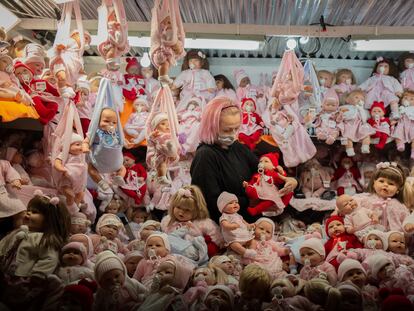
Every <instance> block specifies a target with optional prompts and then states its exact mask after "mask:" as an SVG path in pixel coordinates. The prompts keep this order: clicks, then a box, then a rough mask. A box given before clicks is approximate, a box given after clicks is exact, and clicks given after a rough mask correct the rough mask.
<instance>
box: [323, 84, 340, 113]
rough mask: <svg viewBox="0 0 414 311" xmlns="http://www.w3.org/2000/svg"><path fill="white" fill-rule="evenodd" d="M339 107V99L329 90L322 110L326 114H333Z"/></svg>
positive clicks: (333, 91)
mask: <svg viewBox="0 0 414 311" xmlns="http://www.w3.org/2000/svg"><path fill="white" fill-rule="evenodd" d="M338 107H339V98H338V95H337V94H336V92H335V90H333V89H329V90H328V91H327V92H326V94H325V96H324V98H323V102H322V109H323V111H326V112H334V111H337V110H338Z"/></svg>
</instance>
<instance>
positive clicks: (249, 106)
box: [243, 100, 255, 112]
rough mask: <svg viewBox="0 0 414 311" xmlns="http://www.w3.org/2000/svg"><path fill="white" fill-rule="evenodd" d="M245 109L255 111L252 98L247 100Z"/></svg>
mask: <svg viewBox="0 0 414 311" xmlns="http://www.w3.org/2000/svg"><path fill="white" fill-rule="evenodd" d="M243 111H246V112H254V111H255V109H254V103H253V102H252V101H251V100H248V101H246V102H245V103H244V105H243Z"/></svg>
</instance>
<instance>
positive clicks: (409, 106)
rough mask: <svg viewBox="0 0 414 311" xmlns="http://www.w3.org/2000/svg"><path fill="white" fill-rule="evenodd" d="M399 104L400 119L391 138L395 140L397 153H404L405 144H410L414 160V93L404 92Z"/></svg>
mask: <svg viewBox="0 0 414 311" xmlns="http://www.w3.org/2000/svg"><path fill="white" fill-rule="evenodd" d="M401 103H402V106H401V107H400V113H401V117H400V119H399V120H398V123H397V125H396V126H395V128H394V131H393V133H392V137H394V138H395V141H396V144H397V149H398V151H404V150H405V144H406V143H411V158H412V159H414V144H413V142H414V91H409V90H407V91H405V92H404V94H403V97H402V99H401Z"/></svg>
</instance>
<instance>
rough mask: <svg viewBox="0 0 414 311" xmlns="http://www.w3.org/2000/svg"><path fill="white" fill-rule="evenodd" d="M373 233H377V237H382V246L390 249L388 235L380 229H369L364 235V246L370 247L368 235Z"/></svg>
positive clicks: (384, 248)
mask: <svg viewBox="0 0 414 311" xmlns="http://www.w3.org/2000/svg"><path fill="white" fill-rule="evenodd" d="M371 234H373V235H376V236H377V237H379V238H380V240H381V242H382V246H383V248H382V249H383V250H384V251H385V250H387V249H388V236H387V235H386V233H385V232H382V231H379V230H370V231H368V233H367V234H366V235H365V236H364V238H363V240H364V246H365V247H367V248H368V245H367V242H368V239H367V238H368V237H369V236H370V235H371Z"/></svg>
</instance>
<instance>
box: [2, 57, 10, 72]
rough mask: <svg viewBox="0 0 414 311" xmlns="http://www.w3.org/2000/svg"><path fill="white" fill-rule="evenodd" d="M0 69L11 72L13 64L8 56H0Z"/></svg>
mask: <svg viewBox="0 0 414 311" xmlns="http://www.w3.org/2000/svg"><path fill="white" fill-rule="evenodd" d="M0 71H5V72H7V73H12V72H13V65H12V62H11V60H10V59H9V58H8V57H2V58H0Z"/></svg>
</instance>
